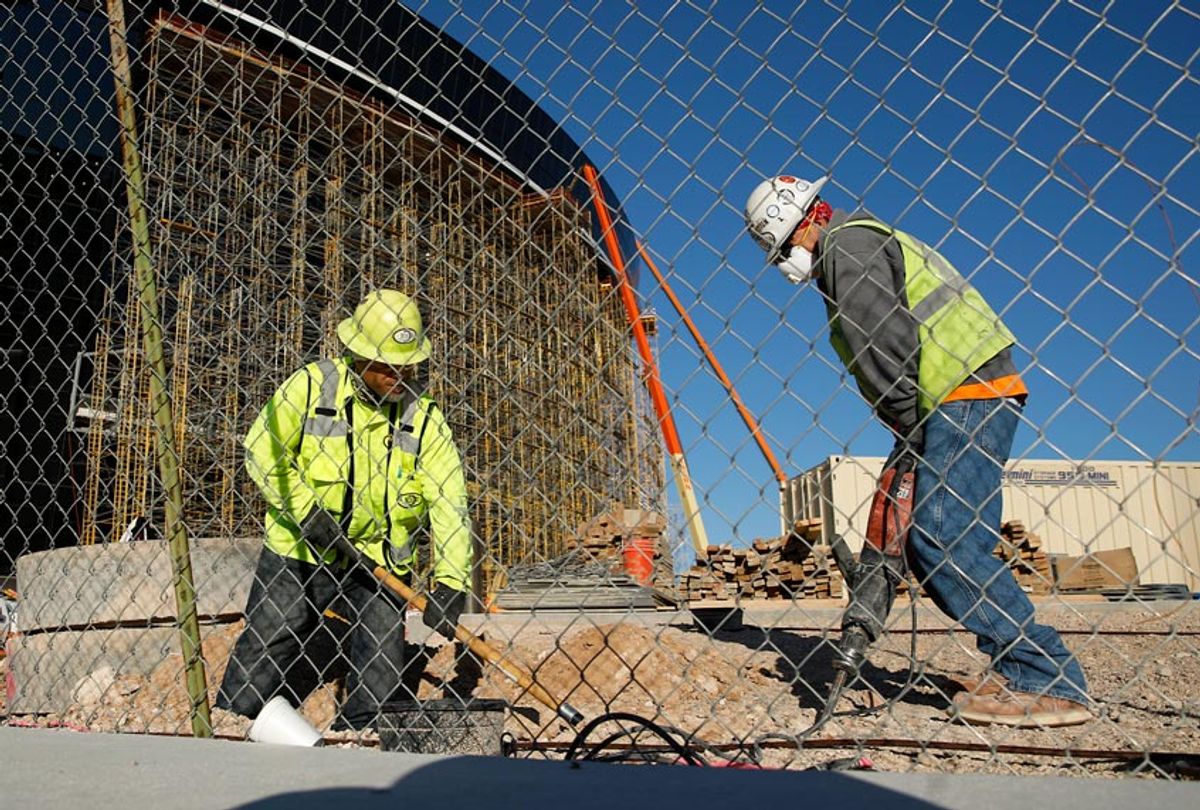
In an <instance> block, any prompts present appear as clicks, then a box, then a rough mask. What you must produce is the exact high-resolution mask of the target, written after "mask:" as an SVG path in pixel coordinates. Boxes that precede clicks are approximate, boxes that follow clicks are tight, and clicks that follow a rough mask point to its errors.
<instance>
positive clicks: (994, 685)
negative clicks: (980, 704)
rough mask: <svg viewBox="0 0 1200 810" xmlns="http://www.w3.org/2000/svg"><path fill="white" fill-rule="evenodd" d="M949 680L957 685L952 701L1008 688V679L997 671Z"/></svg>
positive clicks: (960, 700) (957, 701)
mask: <svg viewBox="0 0 1200 810" xmlns="http://www.w3.org/2000/svg"><path fill="white" fill-rule="evenodd" d="M950 680H951V681H952V682H953V683H954V685H955V686H957V687H958V690H957V691H956V692H955V693H954V702H955V703H959V702H962V701H964V700H966V699H967V698H969V697H972V696H975V695H978V696H980V697H984V696H986V695H996V694H999V693H1000V692H1003V691H1004V690H1005V689H1006V688H1008V681H1007V680H1006V679H1005V677H1004V676H1003V675H1001V674H999V673H997V672H985V673H983V674H982V675H980V676H979V677H976V678H955V677H951V678H950Z"/></svg>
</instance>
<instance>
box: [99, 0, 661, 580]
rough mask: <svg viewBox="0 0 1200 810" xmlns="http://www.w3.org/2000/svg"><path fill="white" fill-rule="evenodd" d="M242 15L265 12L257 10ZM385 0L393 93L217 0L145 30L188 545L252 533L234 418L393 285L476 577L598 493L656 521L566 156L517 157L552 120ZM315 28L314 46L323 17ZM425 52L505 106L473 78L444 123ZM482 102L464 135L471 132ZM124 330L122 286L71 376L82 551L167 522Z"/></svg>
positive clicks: (620, 344) (621, 362)
mask: <svg viewBox="0 0 1200 810" xmlns="http://www.w3.org/2000/svg"><path fill="white" fill-rule="evenodd" d="M243 5H244V6H249V7H251V8H250V9H248V10H249V11H250V12H253V11H254V10H255V9H254V8H252V7H253V6H256V5H261V6H263V8H262V9H259V10H260V11H261V12H262V14H263V17H264V18H267V19H269V16H268V15H269V12H270V8H269V7H270V6H271V5H273V4H266V3H264V4H253V3H251V4H243ZM380 5H381V9H380V14H381V17H380V20H381V23H380V24H381V26H383V25H386V24H388V23H389V21H390V23H391V24H392V25H394V26H396V31H397V37H398V39H397V42H398V43H401V44H402V43H403V42H404V41H405V40H408V44H409V45H413V44H414V42H413V41H414V40H420V42H419V43H418V44H419V45H420V46H421V47H412V48H410V49H405V48H400V49H399V52H401V53H414V54H421V57H420V59H419V60H415V61H412V62H410V63H408V64H407V65H406V66H401V65H397V64H394V62H395V59H394V56H395V54H394V53H392V55H391V56H389V57H388V59H389V60H390V61H389V62H388V64H390V65H391V68H390V70H391V73H392V75H393V76H399V75H401V74H403V75H404V76H405V78H404V82H405V86H404V87H403V88H401V90H399V91H397V87H399V86H400V82H398V81H397V82H395V83H393V84H389V83H387V82H386V81H382V80H377V79H371V80H370V81H366V80H364V79H362V77H361V76H356V75H350V74H347V73H346V72H345V71H340V70H339V69H337V64H338V63H337V60H334V59H332V57H331V58H329V59H326V60H322V59H320V58H317V57H315V56H314V54H320V53H321V51H320V48H319V41H317V39H314V38H313V37H309V38H304V35H305V31H303V30H299V31H291V30H289V31H282V30H281V29H278V28H276V27H275V24H274V23H271V24H268V23H266V22H265V21H264V20H262V19H256V18H254V17H253V16H252V15H250V14H246V15H242V16H239V17H237V18H225V17H223V16H222V13H221V12H220V11H219V10H218V9H217V8H216V6H217V4H207V3H197V4H195V5H194V6H193V7H191V9H190V13H188V14H187V15H181V13H179V10H178V9H173V10H160V11H158V12H157V13H156V14H155V15H154V16H153V17H151V18H149V19H147V20H145V21H144V22H145V28H144V36H143V41H142V47H141V57H142V65H141V66H142V68H143V70H144V76H145V85H144V87H143V88H140V102H141V105H142V110H143V113H142V118H141V121H140V122H139V123H140V127H141V131H142V134H141V149H142V158H143V162H144V166H145V169H146V178H147V197H148V203H149V208H150V211H151V242H152V247H153V259H154V266H155V268H156V272H157V274H158V279H159V282H158V283H159V289H160V299H161V300H160V306H161V311H162V323H163V329H164V335H165V340H166V354H167V362H168V368H169V375H168V376H169V380H168V383H169V386H170V391H171V394H172V400H173V403H174V415H175V441H176V444H177V448H178V452H179V454H180V461H181V469H182V473H183V479H184V500H185V519H186V524H187V527H188V531H189V533H190V534H191V535H192V536H207V537H252V536H256V535H258V534H259V533H260V532H261V524H262V513H263V509H264V505H263V503H262V502H261V501H260V500H259V498H258V495H257V492H256V490H255V488H254V486H253V484H252V483H251V482H250V480H249V478H248V476H247V475H246V474H245V472H244V469H243V451H242V448H241V440H242V437H243V436H244V435H245V433H246V430H247V428H248V426H249V424H250V422H251V421H252V420H253V419H254V417H255V416H256V414H257V412H258V410H259V409H260V408H261V407H262V405H263V403H264V402H265V401H266V400H267V398H268V397H269V396H270V395H271V393H272V392H273V391H274V389H275V388H276V387H277V386H278V385H279V383H280V382H282V381H283V380H284V379H285V378H286V377H287V375H288V374H290V373H291V372H292V371H294V370H295V369H297V368H298V367H300V366H302V365H303V364H305V363H307V362H310V361H312V360H314V359H317V358H319V357H322V356H331V355H336V354H337V353H339V352H340V350H341V348H340V345H339V344H338V342H337V339H336V336H335V335H334V327H335V326H336V324H337V322H338V321H339V320H340V319H341V318H343V317H345V315H347V314H348V313H349V312H350V311H351V310H352V309H353V307H354V305H355V304H356V303H357V302H358V300H359V299H360V298H361V297H362V295H363V294H364V293H365V292H367V291H369V290H372V289H376V288H379V287H394V288H397V289H401V290H404V291H407V292H409V293H410V294H413V295H415V296H416V298H417V299H418V301H419V303H420V305H421V309H422V313H423V315H424V318H425V320H426V323H427V325H428V330H429V333H430V337H431V339H432V340H433V345H434V356H433V358H432V360H431V361H430V362H429V363H428V364H427V365H428V368H429V373H430V375H431V378H430V380H429V383H430V387H431V390H432V392H433V394H434V396H435V397H436V398H437V399H438V401H439V403H440V404H441V405H442V407H443V409H444V411H445V412H446V414H447V416H448V418H449V421H450V423H451V425H452V427H453V429H454V431H455V435H456V438H457V440H458V444H459V447H460V450H461V451H462V454H463V457H464V462H465V466H466V471H467V478H468V487H469V492H470V496H471V503H472V510H473V514H472V517H473V521H474V526H475V533H476V537H477V542H478V550H477V559H479V560H480V561H481V565H480V566H479V574H478V575H477V576H480V577H484V578H487V579H488V581H491V580H492V579H493V577H494V575H495V573H496V572H497V566H509V565H512V564H514V563H517V562H522V561H528V560H531V559H545V558H547V557H552V556H555V555H557V554H558V553H560V552H561V551H562V550H563V548H564V546H565V543H566V541H567V540H568V539H569V538H570V536H571V535H572V534H573V533H574V532H575V530H576V529H577V527H578V526H579V525H580V524H581V523H584V522H585V521H587V520H588V519H589V518H590V517H592V516H593V515H595V514H597V513H599V512H601V511H603V510H605V509H606V508H607V507H608V506H609V505H610V504H611V503H612V502H614V501H621V502H624V503H625V504H628V505H637V506H641V507H644V508H651V509H656V510H659V511H662V510H663V503H662V499H663V478H662V476H663V469H662V467H663V465H662V459H663V456H662V452H661V449H660V446H659V444H658V441H657V440H656V430H655V427H656V426H655V424H654V421H653V419H652V418H649V417H648V413H649V411H648V408H647V407H645V404H644V402H643V398H642V391H641V389H640V385H639V383H638V379H637V369H636V367H635V365H634V358H633V355H632V354H631V352H630V346H629V337H628V336H629V324H628V321H627V317H626V314H625V311H624V310H623V309H622V307H621V303H620V300H619V297H618V296H617V294H616V292H615V290H614V277H613V275H612V274H611V272H610V269H609V265H608V263H607V262H606V261H605V260H604V258H603V257H602V256H601V254H600V253H599V252H598V250H597V242H596V239H595V232H594V222H593V215H594V210H593V208H592V200H591V199H590V195H587V194H583V193H580V189H581V188H583V186H582V185H581V184H579V183H578V182H577V179H576V170H577V169H578V167H579V166H580V165H581V161H582V160H583V156H582V155H581V154H580V153H579V152H578V148H577V147H575V146H574V144H571V143H570V142H569V139H565V136H563V135H562V133H561V132H560V131H556V130H554V131H550V130H547V132H546V133H545V134H546V137H544V138H542V139H541V140H540V141H536V142H539V143H540V144H541V149H542V153H532V154H531V150H530V142H529V140H528V138H529V133H528V132H523V131H520V130H518V129H517V128H516V123H520V124H521V125H522V126H529V125H531V122H532V125H542V126H543V128H544V127H545V125H546V124H549V123H550V122H549V119H548V118H547V117H546V116H545V115H544V114H542V113H540V111H536V108H533V105H532V103H531V102H529V100H528V99H527V98H525V97H524V96H523V95H521V94H520V93H519V91H516V90H515V88H513V87H512V86H511V85H508V84H507V83H506V82H504V81H503V79H502V78H501V77H499V75H498V74H496V73H495V72H494V71H491V70H490V69H489V68H487V67H486V66H485V65H483V64H482V63H480V62H479V60H477V59H475V58H474V57H471V56H470V54H468V53H466V52H465V51H463V50H462V49H461V47H460V46H457V44H456V43H453V41H452V40H448V39H447V38H446V37H445V36H444V35H442V34H440V33H439V32H437V31H435V30H433V29H432V28H430V27H428V26H427V25H425V24H424V23H423V22H421V21H420V20H419V18H417V17H415V15H412V14H411V13H410V12H407V11H404V10H403V9H402V8H401V7H399V6H398V5H397V4H380ZM384 6H386V8H383V7H384ZM310 22H311V21H310ZM319 22H320V24H319V25H316V26H315V27H314V29H313V31H312V32H310V33H314V34H315V33H322V32H324V33H327V32H328V28H329V26H331V25H333V23H331V22H330V20H322V21H319ZM293 24H294V25H302V24H304V20H300V21H299V22H293ZM298 41H299V42H300V43H301V44H300V45H298V44H297V42H298ZM368 46H370V47H368ZM372 47H377V46H371V45H370V43H367V44H366V45H364V50H363V53H364V60H366V61H369V59H370V57H371V54H372V50H371V48H372ZM439 59H443V60H447V62H448V63H453V64H455V65H459V66H463V65H465V66H466V67H467V68H471V69H473V70H475V71H477V72H478V76H476V82H477V83H479V84H480V85H481V86H483V85H487V86H491V87H492V88H494V89H495V88H498V89H497V90H496V92H495V93H494V97H495V98H500V99H504V100H505V101H506V102H510V103H513V104H515V105H516V108H515V109H511V108H510V109H507V110H501V113H502V114H501V115H500V119H499V120H498V121H497V120H493V118H494V116H496V115H497V108H496V106H495V105H494V104H492V105H487V104H480V99H479V98H478V95H479V91H478V89H477V88H472V89H470V90H469V92H468V96H467V97H464V98H463V99H461V100H460V102H459V103H458V104H457V105H456V109H457V111H458V114H459V116H460V117H459V118H458V119H451V118H449V117H444V116H439V115H437V114H435V110H436V108H437V106H438V105H445V104H451V105H455V102H454V98H453V97H452V94H450V95H447V91H446V90H445V88H446V86H447V81H448V77H446V76H442V75H431V74H428V73H427V71H429V70H431V69H435V68H436V65H437V64H438V63H439V62H438V60H439ZM451 60H452V62H451ZM385 67H386V66H385ZM402 68H403V69H402ZM460 69H461V68H460ZM404 70H407V73H406V74H405V73H404ZM423 71H425V73H423ZM375 75H376V76H386V75H388V71H387V70H386V69H384V67H381V69H380V70H379V71H378V72H377V73H376V74H375ZM439 79H440V80H442V85H441V86H440V87H439V86H438V85H437V84H436V83H437V82H438V81H439ZM414 82H416V83H417V84H419V85H420V86H421V87H424V88H425V92H427V93H428V94H429V95H428V98H427V99H426V100H425V101H424V102H422V101H420V100H417V101H415V102H414V100H413V98H412V97H411V87H412V86H413V83H414ZM450 84H451V85H453V86H455V87H458V89H459V91H462V90H463V87H462V82H457V83H454V82H450ZM472 107H476V108H478V110H479V114H480V115H481V116H483V117H481V118H480V119H479V120H478V122H477V123H478V130H477V131H475V132H472V131H471V128H470V127H464V126H463V125H462V124H463V121H462V118H461V116H462V115H463V114H464V111H468V112H469V111H470V109H471V108H472ZM531 109H532V110H533V111H534V112H536V113H537V114H536V115H533V114H531V113H530V110H531ZM456 120H457V123H456ZM497 126H500V127H501V129H502V130H504V128H505V127H507V130H504V131H507V132H508V133H509V135H508V136H506V139H504V140H498V139H497V137H496V127H497ZM489 129H490V131H491V137H490V138H488V137H486V136H487V135H488V134H489ZM564 144H567V145H569V147H571V148H573V149H574V152H573V153H572V154H569V155H568V154H565V153H566V152H567V151H569V150H567V149H564V148H563V146H564ZM501 147H510V148H511V149H516V150H518V151H522V152H523V153H524V154H523V155H522V154H518V155H515V156H514V155H513V154H508V153H506V152H505V151H503V150H502V149H501ZM552 158H553V160H551V159H552ZM548 180H549V181H554V182H552V183H551V182H547V181H548ZM609 199H610V200H611V199H612V197H611V195H610V196H609ZM139 317H140V313H139V309H138V304H137V296H136V295H134V294H131V290H129V289H128V287H127V286H124V285H120V284H114V285H112V286H111V287H110V289H109V293H108V298H107V301H106V303H105V306H104V309H103V313H102V316H101V319H100V323H99V326H98V328H97V330H96V332H95V339H94V351H93V352H92V354H91V364H90V365H91V367H90V369H87V368H85V369H83V370H82V373H81V374H80V381H81V382H80V385H79V391H78V395H77V407H76V409H75V413H76V415H77V417H78V418H77V421H76V426H77V429H78V430H79V431H80V432H81V434H82V435H83V436H84V437H85V448H86V452H85V456H86V465H85V466H86V472H85V473H84V476H83V488H82V489H83V491H82V500H83V505H84V509H83V515H82V520H81V534H80V539H81V542H83V543H95V542H105V541H110V540H114V539H116V537H117V536H118V535H120V533H121V532H122V531H124V530H125V529H126V527H128V526H130V525H131V524H133V523H134V521H135V520H136V519H137V518H139V517H143V516H145V517H149V518H150V522H151V523H152V524H157V525H162V519H161V516H160V515H159V514H158V513H157V512H156V509H157V508H158V507H157V506H156V505H157V504H159V503H160V502H161V501H162V498H161V493H160V491H159V488H158V487H159V485H158V468H157V464H156V462H155V458H154V438H153V430H154V427H153V420H152V418H151V414H150V409H149V402H150V399H149V372H148V369H147V367H146V365H145V358H144V355H143V352H142V346H141V343H140V340H139V338H138V335H139V322H138V319H139ZM483 585H484V583H483V582H479V581H478V580H477V586H483Z"/></svg>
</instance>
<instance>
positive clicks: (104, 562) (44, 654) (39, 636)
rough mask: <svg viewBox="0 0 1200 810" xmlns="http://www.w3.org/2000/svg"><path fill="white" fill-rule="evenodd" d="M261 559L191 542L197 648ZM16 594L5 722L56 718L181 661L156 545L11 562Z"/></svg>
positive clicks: (239, 609) (234, 545)
mask: <svg viewBox="0 0 1200 810" xmlns="http://www.w3.org/2000/svg"><path fill="white" fill-rule="evenodd" d="M261 550H262V541H261V540H257V539H255V540H244V539H237V540H230V539H224V538H221V539H198V540H193V541H191V558H192V579H193V582H194V583H195V587H196V596H197V608H198V612H199V615H200V619H201V622H202V623H203V626H202V628H201V636H202V638H208V637H209V636H211V635H213V634H214V633H216V632H218V631H219V630H221V628H224V627H227V625H228V624H229V623H231V622H236V621H238V620H240V619H241V617H242V613H243V611H244V610H245V606H246V599H247V597H248V596H249V592H250V584H251V582H252V580H253V576H254V568H255V565H256V563H257V560H258V555H259V553H260V552H261ZM17 588H18V590H19V592H20V594H21V599H20V603H19V608H18V614H17V630H18V631H19V632H18V633H17V634H16V635H14V636H13V637H11V638H10V639H9V640H8V644H7V647H8V665H9V684H8V690H7V691H8V711H9V713H10V714H45V713H56V714H61V713H63V712H65V711H66V710H67V709H69V708H70V707H71V706H73V705H77V704H78V703H79V702H81V701H82V702H87V701H88V700H89V699H94V697H95V696H93V695H91V694H90V693H91V691H95V689H97V688H104V685H103V684H101V683H100V681H109V680H110V676H111V678H112V679H115V678H119V677H121V676H123V675H141V676H149V675H150V674H151V673H152V672H153V671H154V669H155V668H156V667H158V666H159V665H160V664H161V663H162V662H163V661H164V660H165V659H166V658H167V657H169V656H171V655H177V654H179V652H180V642H179V632H178V630H177V629H176V628H175V626H174V622H175V620H176V616H175V613H176V611H175V590H174V585H173V576H172V569H171V559H170V552H169V549H168V547H167V545H166V543H165V542H155V541H145V542H135V543H113V544H105V545H95V546H79V547H75V548H60V549H54V550H52V551H43V552H39V553H36V554H29V555H26V556H24V557H22V558H20V559H19V560H18V561H17ZM96 673H102V675H101V676H99V677H97V675H96Z"/></svg>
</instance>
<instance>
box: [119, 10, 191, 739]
mask: <svg viewBox="0 0 1200 810" xmlns="http://www.w3.org/2000/svg"><path fill="white" fill-rule="evenodd" d="M107 3H108V32H109V39H110V40H111V43H112V67H113V80H114V82H115V84H116V91H117V114H118V116H119V117H120V119H121V156H122V160H123V163H124V168H125V190H126V192H127V194H128V196H129V226H130V230H131V231H132V235H133V279H132V282H133V284H134V285H135V287H136V292H137V296H138V306H139V308H140V310H141V321H142V346H143V350H144V351H145V355H146V365H147V366H148V367H149V369H150V403H151V404H150V407H151V409H152V410H153V412H154V413H153V416H154V423H155V428H156V438H157V442H156V449H157V456H158V467H159V472H160V474H161V475H162V484H163V490H164V492H165V494H166V496H167V501H166V527H165V532H166V535H167V545H168V547H169V548H170V550H171V569H172V571H173V572H174V585H175V610H176V615H177V616H178V617H179V619H178V622H179V639H180V643H181V645H182V647H183V662H184V671H185V672H186V675H187V691H188V697H189V698H190V699H191V703H192V706H191V718H192V735H193V736H196V737H211V736H212V718H211V716H210V714H209V709H208V686H207V684H206V681H205V676H204V658H203V656H202V654H201V653H202V650H201V647H200V621H199V619H198V618H197V616H196V588H195V586H194V585H193V584H192V558H191V552H190V551H189V549H188V537H187V528H186V527H185V526H184V525H183V486H182V484H181V482H180V478H179V456H178V455H177V453H176V450H175V433H174V426H173V422H174V419H173V417H172V414H171V401H170V399H168V397H167V384H166V380H167V365H166V360H165V359H164V357H163V337H162V324H161V323H160V322H159V312H158V285H157V283H156V281H155V278H154V265H153V263H152V262H151V259H150V225H149V222H148V221H147V219H146V208H145V206H144V205H143V201H144V199H145V180H144V178H143V176H142V161H141V158H140V157H139V156H138V146H137V118H136V115H135V113H134V105H133V96H132V88H133V83H132V81H131V78H130V69H129V51H128V50H127V48H126V42H125V36H126V33H125V7H124V0H107Z"/></svg>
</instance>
